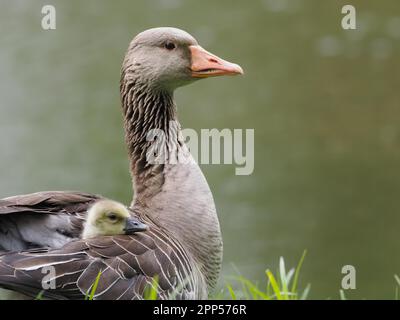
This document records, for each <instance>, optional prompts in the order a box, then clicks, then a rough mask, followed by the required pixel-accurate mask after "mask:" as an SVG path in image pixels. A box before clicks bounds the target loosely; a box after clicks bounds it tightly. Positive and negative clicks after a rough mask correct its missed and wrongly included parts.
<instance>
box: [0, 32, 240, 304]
mask: <svg viewBox="0 0 400 320" xmlns="http://www.w3.org/2000/svg"><path fill="white" fill-rule="evenodd" d="M242 73H243V71H242V69H241V68H240V66H238V65H236V64H233V63H230V62H228V61H225V60H222V59H221V58H219V57H217V56H215V55H213V54H211V53H209V52H207V51H206V50H204V49H203V48H202V47H200V46H199V45H198V43H197V41H196V40H195V39H194V38H193V37H192V36H191V35H189V34H188V33H186V32H184V31H182V30H179V29H176V28H154V29H149V30H146V31H144V32H142V33H140V34H138V35H137V36H136V37H135V38H134V39H133V40H132V42H131V43H130V45H129V48H128V51H127V53H126V56H125V59H124V61H123V65H122V75H121V83H120V93H121V100H122V107H123V113H124V127H125V132H126V143H127V146H128V152H129V157H130V170H131V174H132V181H133V187H134V190H135V196H134V199H133V201H132V204H131V210H132V212H133V213H134V214H135V215H137V216H138V217H140V219H141V221H143V222H144V223H145V224H147V225H148V226H149V229H148V230H147V231H144V232H139V233H135V234H133V235H114V236H104V237H95V238H90V239H81V240H78V241H71V240H72V239H74V238H75V236H76V234H80V233H81V232H82V225H83V222H84V220H85V218H86V212H87V210H88V208H89V207H90V206H91V205H92V204H93V203H94V202H95V201H98V200H99V199H102V197H100V196H97V195H92V194H86V193H80V192H41V193H36V194H30V195H22V196H16V197H11V198H7V199H3V200H0V251H2V252H3V254H0V286H1V287H3V288H6V289H10V290H14V291H17V292H20V293H23V294H25V295H29V296H36V295H37V294H38V292H40V291H42V279H43V276H44V275H43V273H42V271H43V267H47V268H48V267H49V266H50V267H53V273H54V276H53V278H52V280H54V283H55V287H54V288H51V289H49V290H46V291H45V292H44V296H45V297H47V298H52V299H81V298H84V296H85V294H86V293H87V292H88V291H89V290H90V288H91V286H92V285H93V283H94V281H95V278H96V276H97V275H98V273H99V272H100V271H101V272H102V273H101V278H100V282H99V286H98V288H97V291H96V294H95V299H141V298H143V294H144V292H145V290H146V287H147V286H148V285H151V284H152V283H154V282H153V279H152V278H153V277H156V276H157V278H158V288H157V289H158V296H159V298H160V299H172V298H173V299H205V298H207V296H208V293H209V292H210V290H212V289H213V288H214V286H215V284H216V281H217V278H218V275H219V271H220V267H221V261H222V237H221V232H220V226H219V221H218V217H217V213H216V209H215V205H214V200H213V197H212V194H211V191H210V189H209V186H208V184H207V181H206V180H205V178H204V176H203V174H202V172H201V170H200V168H199V167H198V165H197V164H196V163H195V162H194V161H193V159H192V157H191V155H190V152H189V151H188V149H187V147H186V146H185V143H184V141H183V137H182V134H181V131H180V125H179V122H178V119H177V109H176V106H175V104H174V100H173V93H174V90H175V89H176V88H178V87H180V86H183V85H186V84H189V83H191V82H193V81H195V80H197V79H201V78H208V77H212V76H221V75H236V74H242ZM154 130H158V131H155V132H163V133H165V137H164V139H160V138H158V139H157V134H156V135H155V136H153V138H149V132H153V131H154ZM149 150H150V151H149ZM154 150H156V152H154ZM154 153H155V154H156V155H157V157H156V158H155V159H153V160H154V161H153V160H152V161H150V160H149V159H150V158H149V155H154ZM160 154H162V155H163V157H161V158H162V161H159V160H160V157H159V155H160ZM182 159H183V161H182ZM4 252H5V253H4ZM46 270H47V269H46Z"/></svg>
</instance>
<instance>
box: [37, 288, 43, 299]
mask: <svg viewBox="0 0 400 320" xmlns="http://www.w3.org/2000/svg"><path fill="white" fill-rule="evenodd" d="M43 294H44V290H42V291H40V292H39V293H38V295H37V296H36V297H35V300H43Z"/></svg>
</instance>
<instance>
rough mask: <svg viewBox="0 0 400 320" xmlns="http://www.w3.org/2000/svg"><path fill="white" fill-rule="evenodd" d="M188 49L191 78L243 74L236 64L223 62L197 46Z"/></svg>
mask: <svg viewBox="0 0 400 320" xmlns="http://www.w3.org/2000/svg"><path fill="white" fill-rule="evenodd" d="M189 49H190V52H191V55H192V65H191V66H190V69H191V72H192V77H193V78H208V77H216V76H225V75H237V74H243V69H242V68H241V67H240V66H239V65H238V64H236V63H232V62H229V61H225V60H223V59H221V58H219V57H217V56H216V55H214V54H212V53H210V52H208V51H206V50H204V49H203V48H202V47H200V46H198V45H192V46H189Z"/></svg>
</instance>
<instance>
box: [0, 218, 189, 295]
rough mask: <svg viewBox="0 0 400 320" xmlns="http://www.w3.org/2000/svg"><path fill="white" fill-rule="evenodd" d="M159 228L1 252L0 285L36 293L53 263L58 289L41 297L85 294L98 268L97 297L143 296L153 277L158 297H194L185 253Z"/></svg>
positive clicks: (40, 288)
mask: <svg viewBox="0 0 400 320" xmlns="http://www.w3.org/2000/svg"><path fill="white" fill-rule="evenodd" d="M159 233H160V231H159V230H157V227H156V226H152V227H151V228H150V230H149V231H146V232H143V233H137V234H134V235H131V236H123V235H119V236H113V237H98V238H94V239H88V240H85V241H84V240H79V241H73V242H71V243H69V244H67V245H65V246H64V247H63V248H61V249H58V250H50V249H47V250H45V251H44V250H36V251H28V252H20V253H9V254H5V255H3V256H0V286H3V287H4V288H8V289H12V290H17V291H20V292H22V293H25V294H28V295H30V296H33V297H34V296H36V295H37V294H38V293H39V292H40V291H42V279H43V277H44V275H45V274H43V272H42V271H43V267H49V266H52V267H54V271H55V277H54V280H55V285H56V288H55V289H49V290H46V291H45V292H44V296H46V297H49V298H53V299H83V298H84V297H85V294H86V293H87V292H89V291H90V290H91V288H92V285H93V283H94V282H95V279H96V277H97V275H98V274H99V272H101V277H100V281H99V284H98V287H97V290H96V294H95V299H100V300H101V299H142V298H143V295H144V292H145V289H146V288H147V287H148V286H151V285H152V283H153V277H155V276H157V278H158V279H159V280H158V288H157V290H158V294H159V298H161V299H166V298H171V297H172V295H173V298H179V299H184V298H193V297H195V293H194V287H193V285H192V282H193V281H192V280H193V279H192V278H191V277H189V274H192V271H193V270H191V269H190V270H188V269H187V266H189V265H190V263H189V259H188V257H187V256H182V257H180V258H178V257H177V256H176V254H175V251H176V250H177V249H179V250H180V249H181V248H180V247H179V244H178V243H176V242H174V241H173V240H172V239H171V238H169V240H168V241H165V239H162V238H161V237H159V235H157V234H159ZM182 258H183V259H184V260H185V261H184V262H183V261H182V260H181V259H182ZM46 270H47V269H46Z"/></svg>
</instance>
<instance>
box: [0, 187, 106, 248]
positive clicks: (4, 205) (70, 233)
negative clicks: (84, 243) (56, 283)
mask: <svg viewBox="0 0 400 320" xmlns="http://www.w3.org/2000/svg"><path fill="white" fill-rule="evenodd" d="M99 199H102V197H100V196H97V195H93V194H88V193H82V192H65V191H50V192H39V193H32V194H27V195H20V196H15V197H10V198H5V199H1V200H0V252H1V251H20V250H26V249H31V248H39V247H49V248H60V247H61V246H63V245H65V244H66V243H68V242H70V241H71V240H72V239H74V238H77V237H79V235H80V233H81V231H82V225H83V222H84V221H85V216H86V212H87V209H88V208H89V206H90V205H91V204H92V203H93V202H95V201H97V200H99Z"/></svg>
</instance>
